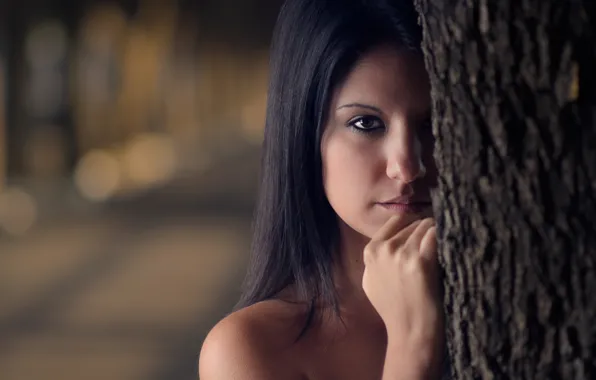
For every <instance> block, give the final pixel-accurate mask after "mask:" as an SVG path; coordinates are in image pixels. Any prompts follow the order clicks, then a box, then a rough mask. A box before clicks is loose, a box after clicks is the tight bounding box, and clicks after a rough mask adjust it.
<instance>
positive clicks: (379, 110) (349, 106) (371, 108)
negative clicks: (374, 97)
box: [336, 103, 383, 114]
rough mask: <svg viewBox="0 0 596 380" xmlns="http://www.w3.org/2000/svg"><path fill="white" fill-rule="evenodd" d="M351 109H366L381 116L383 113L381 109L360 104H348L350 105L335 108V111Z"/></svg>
mask: <svg viewBox="0 0 596 380" xmlns="http://www.w3.org/2000/svg"><path fill="white" fill-rule="evenodd" d="M352 107H358V108H366V109H369V110H372V111H375V112H377V113H380V114H382V113H383V111H381V109H380V108H378V107H375V106H370V105H368V104H362V103H350V104H344V105H342V106H339V107H337V109H336V110H340V109H342V108H352Z"/></svg>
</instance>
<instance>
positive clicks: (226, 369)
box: [199, 46, 444, 380]
mask: <svg viewBox="0 0 596 380" xmlns="http://www.w3.org/2000/svg"><path fill="white" fill-rule="evenodd" d="M429 108H430V96H429V87H428V80H427V75H426V72H425V71H424V65H423V63H422V60H421V58H420V57H418V56H415V55H412V54H411V53H406V52H403V51H400V50H399V49H396V48H393V47H389V46H381V47H378V48H375V49H373V50H371V51H370V52H369V53H368V54H366V55H365V56H364V57H363V58H362V59H361V60H360V61H359V62H358V63H357V64H356V65H355V67H354V68H353V69H352V71H351V72H350V74H349V75H348V77H347V78H346V80H345V81H344V82H343V84H342V85H341V86H339V88H337V89H336V91H335V93H334V95H333V99H332V101H331V105H330V111H329V118H328V120H327V124H326V127H325V132H324V134H323V139H322V143H321V153H322V161H323V183H324V188H325V193H326V196H327V198H328V200H329V203H330V204H331V206H332V208H333V209H334V210H335V212H336V214H337V216H338V221H339V226H340V244H339V247H340V248H339V250H338V251H337V252H335V254H336V255H337V260H336V262H337V264H336V267H335V268H334V283H335V284H336V289H337V292H338V294H339V300H340V310H341V315H342V318H343V322H342V321H340V320H339V319H338V318H337V317H335V316H334V315H333V314H332V313H330V312H329V311H327V310H325V309H324V308H323V309H321V313H322V314H323V316H324V317H323V318H321V319H320V320H318V321H317V322H316V323H315V324H314V325H313V327H312V329H311V330H310V331H309V333H308V334H307V335H306V336H305V337H303V338H302V339H301V340H299V341H298V342H295V341H294V340H295V338H296V334H297V333H298V332H299V331H300V329H301V327H302V323H303V322H304V316H305V312H306V305H302V304H299V303H290V302H287V300H288V299H290V300H291V299H292V289H291V288H288V289H286V291H284V292H283V294H280V296H279V297H278V299H275V300H269V301H263V302H260V303H258V304H255V305H252V306H250V307H247V308H245V309H242V310H239V311H237V312H235V313H233V314H231V315H230V316H228V317H226V318H225V319H224V320H222V321H221V322H219V323H218V324H217V325H216V326H215V327H214V328H213V330H212V331H211V332H210V333H209V335H208V337H207V339H206V340H205V343H204V345H203V348H202V350H201V355H200V363H199V376H200V378H201V379H202V380H253V379H254V380H257V379H259V380H269V379H271V380H273V379H288V380H292V379H302V380H306V379H308V380H323V379H325V380H333V379H338V380H340V379H341V380H352V379H353V380H363V379H371V380H372V379H375V380H379V379H381V380H401V379H408V380H416V379H421V380H422V379H424V380H426V379H437V378H438V374H439V369H440V361H441V359H442V347H443V339H444V338H443V318H442V308H441V306H440V305H441V303H440V300H439V298H440V287H439V281H438V264H437V257H436V250H437V245H436V229H435V226H434V221H433V219H432V218H430V217H431V216H432V210H431V206H430V195H429V194H430V189H431V188H432V187H434V186H435V184H436V182H435V178H436V169H435V166H434V162H433V159H432V144H433V142H432V135H431V134H430V130H429V129H428V125H426V123H425V121H426V120H427V119H428V117H429V113H430V110H429ZM397 203H409V204H410V206H403V204H402V205H397ZM402 206H403V207H402Z"/></svg>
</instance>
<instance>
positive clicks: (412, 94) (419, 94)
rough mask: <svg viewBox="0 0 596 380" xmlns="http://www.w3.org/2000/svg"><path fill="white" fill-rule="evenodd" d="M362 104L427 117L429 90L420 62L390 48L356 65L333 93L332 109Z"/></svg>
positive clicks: (362, 59) (413, 55)
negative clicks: (411, 112) (421, 114)
mask: <svg viewBox="0 0 596 380" xmlns="http://www.w3.org/2000/svg"><path fill="white" fill-rule="evenodd" d="M350 102H364V103H366V104H371V105H375V106H377V107H380V108H382V109H385V110H387V111H389V110H388V109H395V108H396V107H400V108H407V109H408V110H411V111H413V112H416V113H418V112H419V113H426V112H428V109H429V107H430V87H429V82H428V75H427V73H426V70H425V68H424V61H423V60H422V58H421V57H420V56H418V55H416V54H414V53H412V52H407V51H404V50H399V49H396V48H394V47H390V46H381V47H377V48H375V49H373V50H371V51H370V52H368V53H367V54H365V55H363V56H362V58H361V59H360V60H358V61H357V62H356V64H355V65H354V67H353V68H352V70H351V71H350V73H349V74H348V75H347V77H346V78H345V80H344V81H343V82H342V83H341V84H340V85H339V86H338V88H337V89H336V91H335V93H334V101H333V103H334V105H335V106H341V105H342V104H345V103H350Z"/></svg>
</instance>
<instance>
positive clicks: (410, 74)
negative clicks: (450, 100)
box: [321, 46, 436, 237]
mask: <svg viewBox="0 0 596 380" xmlns="http://www.w3.org/2000/svg"><path fill="white" fill-rule="evenodd" d="M433 144H434V140H433V136H432V130H431V124H430V88H429V82H428V77H427V73H426V70H425V68H424V62H423V61H422V59H421V58H420V57H418V56H416V55H414V54H413V53H408V52H405V51H400V50H398V49H395V48H392V47H386V46H384V47H379V48H376V49H373V50H371V51H370V52H369V53H368V54H366V55H364V56H363V57H362V59H360V61H358V62H357V63H356V65H355V66H354V68H353V69H352V71H351V72H350V74H349V75H348V76H347V78H346V79H345V81H344V82H343V83H342V84H340V85H339V86H338V88H337V89H336V90H335V93H334V94H333V98H332V100H331V108H330V109H329V113H328V119H327V123H326V126H325V131H324V133H323V139H322V143H321V154H322V164H323V185H324V188H325V193H326V195H327V199H328V200H329V203H330V204H331V207H333V209H334V210H335V212H336V213H337V215H338V216H339V218H340V219H341V221H340V222H343V224H345V225H347V226H349V227H351V229H353V230H355V231H357V232H359V233H360V234H362V235H364V236H367V237H371V236H372V235H373V234H374V233H375V232H376V231H377V230H378V229H379V228H380V227H381V226H382V225H383V224H384V223H385V222H386V221H387V220H388V219H389V218H390V217H391V216H392V215H396V214H398V213H413V214H422V213H423V212H428V211H429V209H430V208H431V204H430V191H429V190H430V188H431V187H434V186H436V167H435V164H434V160H433ZM344 227H345V226H344Z"/></svg>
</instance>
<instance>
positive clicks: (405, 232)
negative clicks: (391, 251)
mask: <svg viewBox="0 0 596 380" xmlns="http://www.w3.org/2000/svg"><path fill="white" fill-rule="evenodd" d="M421 223H422V220H420V219H418V220H415V221H414V222H412V223H411V224H409V225H407V226H406V227H404V228H403V229H402V230H400V231H399V232H398V233H397V234H395V235H393V237H391V238H390V239H388V240H387V243H388V244H389V246H390V247H394V248H397V247H401V246H403V245H405V244H406V243H407V241H408V238H409V237H410V235H412V233H413V232H414V231H416V229H417V228H418V227H419V226H420V224H421ZM416 249H418V247H416Z"/></svg>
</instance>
